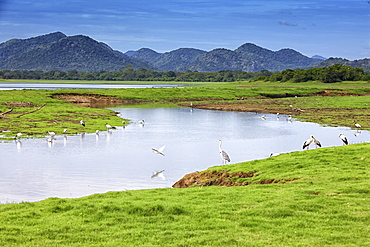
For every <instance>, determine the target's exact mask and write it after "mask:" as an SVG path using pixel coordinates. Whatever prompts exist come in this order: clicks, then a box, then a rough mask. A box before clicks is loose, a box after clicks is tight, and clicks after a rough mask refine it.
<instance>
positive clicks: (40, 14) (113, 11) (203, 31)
mask: <svg viewBox="0 0 370 247" xmlns="http://www.w3.org/2000/svg"><path fill="white" fill-rule="evenodd" d="M55 31H60V32H63V33H65V34H66V35H68V36H72V35H77V34H83V35H87V36H90V37H91V38H93V39H95V40H98V41H101V42H104V43H106V44H108V45H109V46H111V47H112V48H113V49H115V50H119V51H122V52H126V51H127V50H138V49H140V48H143V47H146V48H151V49H153V50H156V51H158V52H166V51H171V50H174V49H178V48H185V47H186V48H197V49H202V50H206V51H210V50H213V49H215V48H227V49H231V50H234V49H236V48H237V47H239V46H240V45H242V44H244V43H254V44H256V45H259V46H262V47H264V48H267V49H270V50H274V51H276V50H279V49H282V48H292V49H295V50H297V51H299V52H301V53H302V54H304V55H306V56H313V55H321V56H324V57H342V58H347V59H350V60H354V59H362V58H370V1H367V0H351V1H349V0H336V1H333V0H317V1H304V0H297V1H293V0H269V1H264V0H244V1H242V0H233V1H230V0H213V1H211V0H200V1H196V0H156V1H153V0H130V1H128V0H74V1H72V0H0V43H2V42H5V41H7V40H9V39H13V38H20V39H24V38H29V37H35V36H38V35H43V34H47V33H51V32H55Z"/></svg>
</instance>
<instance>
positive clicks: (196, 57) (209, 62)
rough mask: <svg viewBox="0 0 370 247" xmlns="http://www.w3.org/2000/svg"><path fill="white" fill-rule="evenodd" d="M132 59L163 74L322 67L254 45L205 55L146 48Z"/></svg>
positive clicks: (287, 52) (188, 50) (310, 60)
mask: <svg viewBox="0 0 370 247" xmlns="http://www.w3.org/2000/svg"><path fill="white" fill-rule="evenodd" d="M130 54H131V55H132V57H135V58H137V59H141V60H144V61H147V62H148V63H150V64H151V65H153V66H154V67H156V68H158V69H159V70H161V71H169V70H172V71H175V72H181V71H187V70H191V71H200V72H217V71H220V70H242V71H246V72H257V71H261V70H269V71H278V70H284V69H296V68H306V67H309V66H313V65H315V64H318V63H320V62H321V61H322V60H321V59H314V58H309V57H306V56H304V55H302V54H301V53H299V52H297V51H294V50H292V49H282V50H279V51H276V52H275V51H270V50H268V49H265V48H262V47H259V46H257V45H255V44H251V43H246V44H244V45H242V46H240V47H238V48H237V49H236V50H234V51H233V50H228V49H223V48H218V49H214V50H212V51H209V52H206V51H202V50H197V49H191V48H182V49H178V50H174V51H171V52H166V53H163V54H161V53H157V52H155V51H153V50H151V49H148V48H143V49H140V50H138V51H137V52H136V53H135V52H134V53H132V52H130Z"/></svg>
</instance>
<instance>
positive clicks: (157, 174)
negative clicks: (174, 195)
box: [151, 170, 166, 180]
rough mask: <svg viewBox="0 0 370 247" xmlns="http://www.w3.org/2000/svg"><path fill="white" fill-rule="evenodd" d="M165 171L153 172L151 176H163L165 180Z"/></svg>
mask: <svg viewBox="0 0 370 247" xmlns="http://www.w3.org/2000/svg"><path fill="white" fill-rule="evenodd" d="M163 172H164V170H162V171H159V172H154V173H153V175H152V176H151V178H155V177H160V178H162V179H163V180H165V179H166V178H165V176H164V175H163Z"/></svg>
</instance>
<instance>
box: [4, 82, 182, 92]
mask: <svg viewBox="0 0 370 247" xmlns="http://www.w3.org/2000/svg"><path fill="white" fill-rule="evenodd" d="M176 86H178V85H167V84H153V85H152V84H114V83H112V84H95V83H94V84H93V83H92V84H87V83H81V84H80V83H2V82H0V90H22V89H72V88H80V89H112V88H163V87H176Z"/></svg>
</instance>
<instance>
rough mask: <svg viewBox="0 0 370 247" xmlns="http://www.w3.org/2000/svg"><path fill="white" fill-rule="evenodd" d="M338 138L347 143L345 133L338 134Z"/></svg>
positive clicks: (344, 143)
mask: <svg viewBox="0 0 370 247" xmlns="http://www.w3.org/2000/svg"><path fill="white" fill-rule="evenodd" d="M339 138H340V139H341V140H342V142H343V145H348V139H347V137H346V136H345V135H343V134H342V133H340V134H339Z"/></svg>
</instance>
